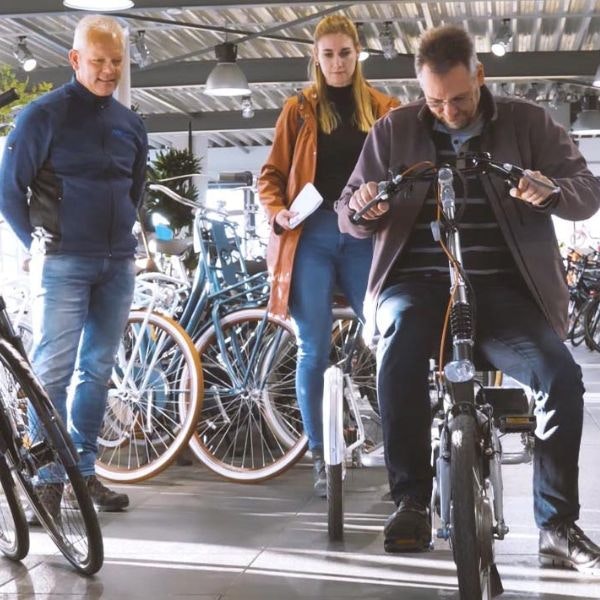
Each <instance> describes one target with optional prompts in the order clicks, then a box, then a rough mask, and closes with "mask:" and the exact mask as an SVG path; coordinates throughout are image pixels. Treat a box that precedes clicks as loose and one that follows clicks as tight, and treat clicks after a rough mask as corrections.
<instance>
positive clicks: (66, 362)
mask: <svg viewBox="0 0 600 600" xmlns="http://www.w3.org/2000/svg"><path fill="white" fill-rule="evenodd" d="M123 54H124V33H123V30H122V29H121V27H120V26H119V24H118V22H117V21H116V20H115V19H114V18H112V17H107V16H96V15H89V16H86V17H84V18H83V19H81V21H80V22H79V23H78V25H77V27H76V29H75V35H74V40H73V49H72V50H71V51H70V52H69V62H70V63H71V66H72V67H73V70H74V71H75V77H74V78H73V80H72V81H71V82H69V83H67V84H65V85H63V86H62V87H60V88H58V89H57V90H54V91H52V92H49V93H47V94H45V95H44V96H43V97H42V98H40V99H38V100H36V101H35V102H33V103H31V104H30V105H29V106H27V107H26V108H25V109H24V110H23V112H22V113H21V114H20V115H19V117H18V119H17V122H16V127H15V129H14V130H13V131H12V132H11V134H10V135H9V138H8V140H7V144H6V150H5V152H4V156H3V160H2V165H1V167H0V211H1V212H2V214H3V215H4V218H5V219H6V220H7V222H8V223H9V224H10V226H11V227H12V228H13V230H14V231H15V233H16V234H17V236H18V237H19V239H20V240H21V241H22V242H23V244H24V245H25V246H26V247H27V248H28V249H30V251H31V255H32V261H31V273H32V292H33V328H34V347H33V354H32V363H33V367H34V370H35V372H36V373H37V375H38V377H39V378H40V380H41V381H42V383H43V384H44V386H45V387H46V390H47V391H48V394H49V395H50V398H51V399H52V401H53V403H54V404H55V406H56V408H57V409H58V411H59V413H60V415H61V417H62V418H63V419H64V421H65V422H66V423H68V426H69V431H70V433H71V436H72V438H73V441H74V443H75V447H76V448H77V450H78V452H79V468H80V470H81V473H82V474H83V475H84V477H85V478H86V481H87V485H88V489H89V491H90V494H91V496H92V499H93V501H94V503H95V505H96V507H97V508H98V509H99V510H105V511H115V510H122V509H123V508H125V507H127V506H128V504H129V499H128V497H127V495H126V494H120V493H116V492H114V491H112V490H110V489H108V488H107V487H106V486H104V485H103V484H102V483H101V482H100V481H99V480H98V479H97V478H96V476H95V470H94V462H95V458H96V451H97V443H96V439H97V437H98V433H99V430H100V427H101V424H102V419H103V416H104V410H105V405H106V397H107V390H108V382H109V380H110V375H111V370H112V367H113V364H114V357H115V354H116V350H117V347H118V344H119V340H120V338H121V335H122V332H123V328H124V326H125V323H126V321H127V315H128V313H129V308H130V304H131V299H132V295H133V286H134V264H133V255H134V250H135V246H136V241H135V238H134V236H133V235H132V227H133V224H134V221H135V218H136V207H137V206H138V204H139V202H140V199H141V195H142V190H143V184H144V176H145V167H146V157H147V146H148V144H147V136H146V132H145V128H144V125H143V123H142V120H141V118H140V117H139V116H138V115H136V114H135V113H133V112H132V111H131V110H130V109H129V108H126V107H125V106H123V105H121V104H120V103H119V102H117V101H116V100H114V99H113V97H112V93H113V92H114V91H115V88H116V87H117V84H118V82H119V78H120V76H121V71H122V69H123V67H124V65H123ZM28 196H29V197H28ZM69 385H72V390H71V391H72V395H71V397H70V398H69V402H68V404H67V388H68V387H69ZM30 425H32V424H30ZM42 485H43V486H44V487H43V489H42V490H40V492H41V493H42V494H43V495H45V496H48V499H47V502H48V506H52V507H54V509H57V508H58V505H59V503H60V497H61V496H62V493H63V487H62V485H63V484H62V483H61V482H58V481H44V482H42ZM57 503H58V505H57Z"/></svg>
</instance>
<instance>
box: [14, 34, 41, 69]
mask: <svg viewBox="0 0 600 600" xmlns="http://www.w3.org/2000/svg"><path fill="white" fill-rule="evenodd" d="M25 38H26V36H24V35H20V36H19V41H18V42H17V46H16V48H15V50H14V55H15V58H16V59H17V60H18V61H19V64H20V65H21V68H22V69H23V71H27V72H29V71H33V69H35V68H36V67H37V60H35V58H33V54H31V50H30V49H29V48H28V47H27V42H26V41H25Z"/></svg>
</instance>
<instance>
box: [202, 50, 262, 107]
mask: <svg viewBox="0 0 600 600" xmlns="http://www.w3.org/2000/svg"><path fill="white" fill-rule="evenodd" d="M215 56H216V58H217V66H216V67H215V68H214V69H213V70H212V71H211V72H210V75H209V76H208V79H207V80H206V87H205V88H204V93H205V94H208V95H209V96H248V95H250V94H251V93H252V92H251V90H250V88H249V87H248V80H247V79H246V76H245V75H244V72H243V71H242V69H240V67H239V66H238V65H237V64H236V62H235V59H236V57H237V46H236V45H235V44H232V43H230V42H224V43H223V44H219V45H218V46H215Z"/></svg>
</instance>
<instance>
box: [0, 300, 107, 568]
mask: <svg viewBox="0 0 600 600" xmlns="http://www.w3.org/2000/svg"><path fill="white" fill-rule="evenodd" d="M77 462H78V456H77V451H76V450H75V447H74V446H73V443H72V441H71V438H70V436H69V434H68V432H67V430H66V427H65V426H64V424H63V423H62V421H61V419H60V417H59V415H58V413H57V412H56V409H55V408H54V406H53V405H52V402H51V401H50V398H49V397H48V395H47V394H46V392H45V391H44V389H43V388H42V386H41V385H40V383H39V381H38V379H37V378H36V376H35V375H34V373H33V371H32V370H31V366H30V364H29V362H28V360H27V355H26V353H25V349H24V347H23V344H22V341H21V339H20V337H19V336H18V335H17V334H16V333H15V331H14V329H13V326H12V324H11V321H10V319H9V317H8V314H7V312H6V306H5V303H4V300H3V298H2V297H1V296H0V479H1V481H2V485H3V489H4V494H5V496H6V498H7V502H8V504H9V507H10V509H11V512H12V516H13V523H14V539H10V537H9V538H5V537H4V535H2V536H1V538H2V541H1V542H0V549H1V550H2V551H3V552H4V553H5V554H6V555H8V556H10V557H11V558H19V557H20V558H22V557H23V556H24V555H25V554H26V553H27V548H28V536H27V532H28V528H27V523H26V521H25V517H24V515H23V511H22V507H21V506H20V503H19V501H18V500H17V499H16V491H15V487H14V485H15V484H14V481H16V483H17V484H18V486H19V488H20V490H21V492H22V493H23V494H24V495H25V497H26V498H27V501H28V502H29V504H30V505H31V508H32V509H33V511H34V513H35V514H36V516H37V518H38V520H39V521H40V523H41V524H42V526H43V527H44V528H45V529H46V531H47V532H48V534H49V535H50V537H51V538H52V540H53V541H54V543H55V544H56V545H57V547H58V549H59V550H60V551H61V552H62V553H63V555H64V556H65V558H66V559H67V560H68V561H69V562H70V563H71V564H72V565H73V566H74V567H75V568H76V569H77V570H78V571H80V572H81V573H84V574H86V575H92V574H94V573H96V572H97V571H98V570H99V569H100V567H101V566H102V562H103V543H102V534H101V532H100V526H99V524H98V519H97V516H96V512H95V510H94V506H93V504H92V500H91V498H90V496H89V494H88V491H87V487H86V484H85V481H84V479H83V476H82V475H81V473H80V472H79V470H78V468H77ZM67 484H68V489H69V490H70V493H69V494H68V497H67V494H66V493H65V494H63V492H64V491H65V490H67ZM3 513H4V511H3Z"/></svg>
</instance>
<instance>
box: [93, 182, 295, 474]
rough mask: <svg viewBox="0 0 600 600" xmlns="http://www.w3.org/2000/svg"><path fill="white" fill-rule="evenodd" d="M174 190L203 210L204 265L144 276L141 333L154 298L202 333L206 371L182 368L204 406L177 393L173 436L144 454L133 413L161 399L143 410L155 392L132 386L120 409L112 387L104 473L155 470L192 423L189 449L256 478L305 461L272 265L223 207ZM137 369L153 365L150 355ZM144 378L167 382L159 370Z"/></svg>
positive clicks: (290, 351) (199, 236) (223, 469)
mask: <svg viewBox="0 0 600 600" xmlns="http://www.w3.org/2000/svg"><path fill="white" fill-rule="evenodd" d="M151 185H152V186H154V187H156V186H159V185H160V186H161V188H160V189H162V187H164V186H162V185H161V184H157V183H153V184H151ZM166 189H169V188H166ZM163 191H164V192H165V193H167V192H166V191H165V190H163ZM168 195H169V196H170V197H171V198H174V199H177V200H178V201H180V202H182V203H184V204H186V205H188V206H191V207H193V208H194V209H195V210H196V214H195V219H194V235H195V244H196V248H197V250H198V253H199V260H198V267H197V268H196V271H195V273H194V279H193V282H192V284H191V286H186V285H185V282H182V281H180V280H178V279H177V278H172V277H168V276H165V275H160V274H151V273H146V274H144V275H143V276H142V278H141V280H140V284H141V285H140V288H139V289H141V290H142V293H141V294H139V297H140V298H141V299H142V301H143V302H144V304H145V305H146V306H145V307H144V308H143V309H142V308H141V307H140V309H138V316H137V324H136V325H135V327H136V335H138V336H146V335H147V333H145V331H146V329H147V327H148V324H147V323H144V321H143V319H142V315H143V314H147V313H148V312H149V311H150V310H151V308H152V307H155V306H159V307H162V308H166V310H167V311H168V313H169V314H170V315H176V316H177V319H178V322H179V325H178V327H181V328H182V329H183V330H184V331H185V333H186V334H187V335H189V336H190V337H191V338H192V339H193V340H194V343H195V347H196V351H197V353H198V355H199V356H200V357H201V362H200V364H201V366H200V367H199V371H200V373H199V375H198V376H193V377H189V373H190V372H191V371H192V367H188V368H187V369H183V370H182V371H181V374H182V377H183V376H185V377H186V378H188V377H189V378H190V379H191V381H195V382H198V387H199V390H200V391H199V393H200V395H201V396H203V403H202V407H201V409H199V410H201V412H200V415H198V414H196V413H195V410H194V407H193V406H192V405H190V406H189V407H188V405H187V403H186V402H177V407H175V406H174V408H173V410H172V415H173V418H172V420H171V421H170V422H171V424H172V435H171V439H170V440H169V442H168V445H165V446H164V447H156V451H155V456H153V457H152V460H151V461H149V460H148V457H147V455H146V454H144V453H142V455H141V460H138V457H139V454H136V453H135V452H134V449H135V444H136V435H135V432H134V431H132V424H133V419H132V418H131V415H133V414H146V413H147V412H148V411H150V413H151V414H153V412H154V410H155V408H151V409H145V410H141V407H143V406H145V405H146V404H148V406H150V405H151V404H152V401H151V399H149V400H148V402H145V401H143V400H142V399H140V401H138V402H137V405H136V403H134V402H132V396H131V394H129V395H127V394H117V398H118V400H117V402H116V410H114V411H112V410H110V409H111V395H110V394H109V411H107V415H108V417H107V419H105V425H106V426H105V428H104V431H103V433H102V435H101V440H100V448H101V453H100V455H99V464H98V472H99V473H100V474H102V475H103V476H104V477H107V478H109V479H116V478H119V480H121V481H136V480H140V479H143V478H146V477H149V476H151V475H153V474H155V473H156V472H158V470H159V469H162V468H164V467H166V466H167V465H168V464H169V463H170V462H171V461H172V460H173V459H174V458H175V457H176V454H177V452H178V451H179V450H180V449H181V448H182V447H183V445H184V444H185V443H187V438H188V437H189V433H190V431H189V429H188V427H189V426H191V428H192V429H193V430H194V431H193V432H192V437H191V439H190V441H189V445H190V448H191V450H192V451H193V452H194V454H195V455H196V457H197V458H198V459H199V460H200V461H201V462H203V463H204V464H206V465H207V466H208V467H209V468H211V469H212V470H213V471H215V472H217V473H219V474H220V475H221V476H223V477H226V478H227V479H231V480H235V481H248V482H256V481H261V480H263V479H265V478H268V477H273V476H274V475H276V474H278V473H280V472H282V470H285V469H286V468H288V467H289V466H291V465H292V464H293V463H294V462H295V461H296V460H298V459H299V458H300V457H301V456H302V454H303V453H304V451H305V448H306V438H305V437H304V436H303V434H302V426H301V419H300V413H299V409H298V407H297V405H296V401H295V392H294V376H293V373H294V370H295V360H296V343H295V337H294V334H293V332H292V330H291V328H290V326H289V324H288V323H286V322H284V321H282V320H280V319H276V318H273V317H271V316H269V315H268V314H267V312H266V311H265V310H264V308H262V307H263V306H264V304H265V302H266V293H267V291H268V283H267V281H266V274H265V273H264V272H259V273H257V274H254V275H250V274H249V273H248V271H247V268H246V263H245V261H244V259H243V255H242V251H241V247H240V241H239V238H238V236H237V234H236V230H235V225H234V224H232V223H231V222H229V221H228V220H227V219H226V218H224V215H223V214H222V213H221V212H220V211H215V210H211V209H207V208H205V207H204V206H202V205H201V204H200V203H196V202H193V201H190V200H188V199H186V198H183V197H181V196H179V195H178V194H176V193H175V192H173V191H172V190H170V189H169V193H168ZM152 319H154V320H155V322H157V321H164V320H165V319H168V320H169V321H170V323H171V329H172V328H173V326H174V322H173V321H172V320H171V319H170V318H169V317H168V316H166V315H165V314H162V315H161V314H156V313H155V314H154V316H153V317H152ZM131 321H132V318H130V323H131ZM128 328H129V325H128ZM124 345H125V346H126V345H127V342H126V339H125V342H124ZM121 370H122V369H121ZM136 370H137V371H139V372H140V373H142V372H146V373H148V372H149V367H148V365H147V361H145V359H143V358H142V357H140V359H139V360H138V361H137V363H136ZM150 371H151V369H150ZM134 372H135V371H134ZM131 373H132V371H131V370H130V371H129V375H131ZM128 378H129V379H130V378H131V377H128ZM117 379H118V378H117ZM146 379H147V380H150V381H153V380H155V381H160V377H157V376H153V375H152V373H150V374H149V375H147V376H146ZM127 386H129V387H133V386H131V385H130V384H127ZM152 406H154V405H152ZM121 415H124V418H122V417H121ZM177 419H178V420H179V422H177ZM139 420H140V419H138V421H139ZM148 429H149V430H152V429H153V428H152V427H148ZM137 437H138V438H139V437H140V435H139V434H138V436H137ZM126 442H127V443H126ZM140 443H141V441H140V442H138V445H139V444H140ZM115 463H116V464H115Z"/></svg>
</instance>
